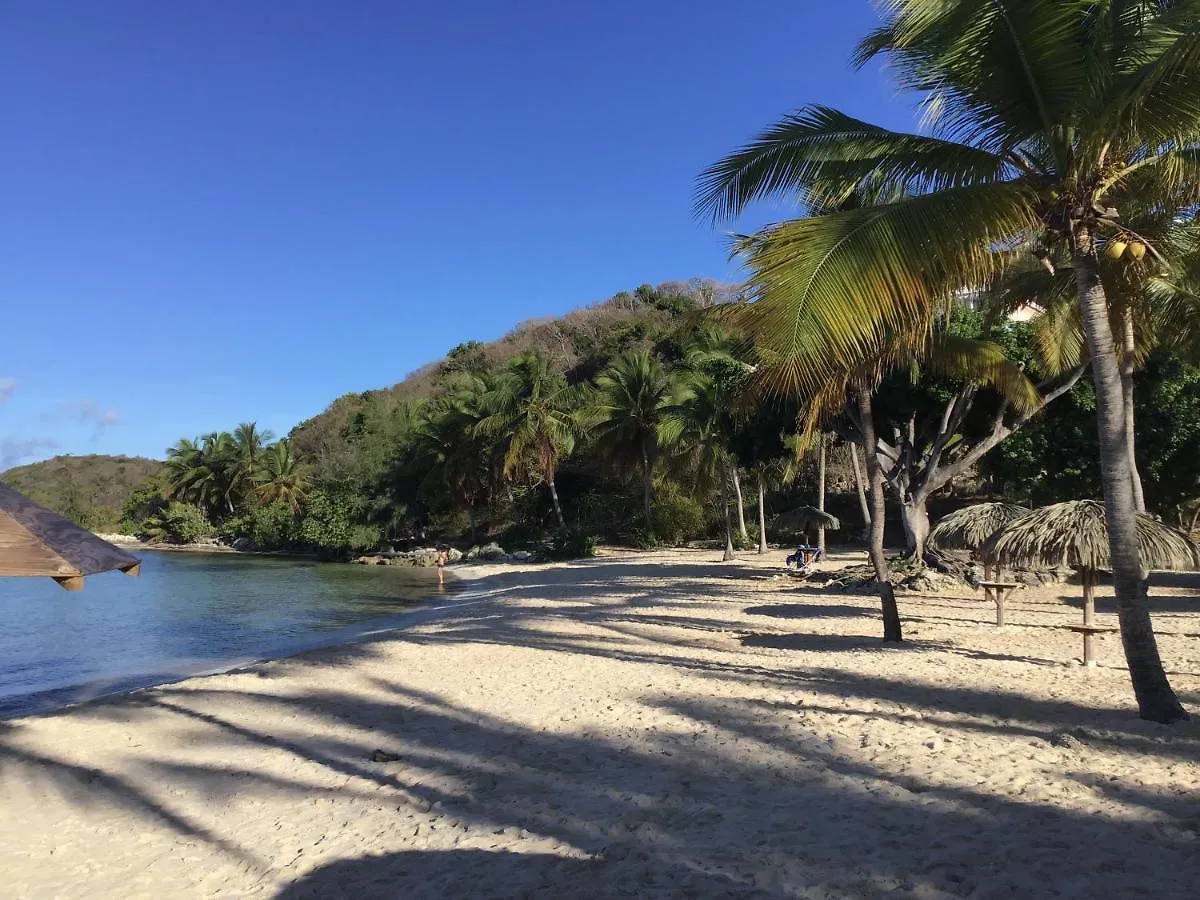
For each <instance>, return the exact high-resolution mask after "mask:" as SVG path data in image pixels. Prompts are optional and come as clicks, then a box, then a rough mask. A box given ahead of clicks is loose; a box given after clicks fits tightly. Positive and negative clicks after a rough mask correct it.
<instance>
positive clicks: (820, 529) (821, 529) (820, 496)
mask: <svg viewBox="0 0 1200 900" xmlns="http://www.w3.org/2000/svg"><path fill="white" fill-rule="evenodd" d="M817 509H819V510H820V511H821V512H825V435H821V453H820V457H819V459H818V461H817ZM817 546H818V547H819V548H821V553H822V554H824V552H825V526H824V525H818V526H817Z"/></svg>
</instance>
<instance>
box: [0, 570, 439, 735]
mask: <svg viewBox="0 0 1200 900" xmlns="http://www.w3.org/2000/svg"><path fill="white" fill-rule="evenodd" d="M139 555H140V557H141V559H142V574H141V575H140V576H139V577H137V578H130V577H128V576H125V575H121V574H119V573H108V574H104V575H96V576H93V577H90V578H88V579H87V583H86V586H85V587H84V589H83V591H82V592H81V593H68V592H67V591H64V590H63V589H62V588H60V587H59V586H58V585H56V584H55V583H54V582H53V581H51V580H50V579H48V578H42V579H33V578H4V579H0V717H6V716H12V715H20V714H23V713H29V712H38V711H42V710H46V709H53V708H55V707H58V706H63V705H66V704H69V703H74V702H78V701H80V700H85V699H88V698H90V697H95V696H99V695H102V694H108V693H114V692H120V691H124V690H132V689H134V688H137V687H145V686H147V685H151V684H159V683H162V682H165V681H171V680H174V679H177V678H180V677H184V676H186V675H189V674H196V673H199V672H208V671H214V670H218V669H222V668H228V667H230V666H233V665H237V664H240V663H245V662H251V661H254V660H259V659H269V658H273V657H279V656H286V655H289V654H291V653H296V652H299V651H300V650H305V649H309V648H311V647H319V646H324V645H328V644H336V643H340V642H344V641H349V640H353V639H354V638H355V637H356V636H358V635H361V634H362V633H364V632H366V631H370V630H374V629H376V628H381V627H386V626H387V625H388V624H389V622H394V621H395V620H396V616H397V614H398V613H401V612H404V611H406V610H409V609H411V608H412V607H413V606H414V605H415V604H417V603H420V601H422V600H424V599H428V598H429V597H431V596H435V595H436V594H437V593H438V587H437V575H436V573H435V571H434V570H432V569H397V568H391V567H382V566H354V565H345V564H337V563H318V562H313V561H311V560H303V559H284V558H280V557H259V556H241V555H235V554H200V553H156V552H149V553H141V554H139ZM447 588H448V589H449V590H453V585H451V584H448V585H447Z"/></svg>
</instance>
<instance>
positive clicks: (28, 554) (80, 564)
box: [0, 483, 141, 591]
mask: <svg viewBox="0 0 1200 900" xmlns="http://www.w3.org/2000/svg"><path fill="white" fill-rule="evenodd" d="M140 566H141V563H140V562H139V560H138V558H137V557H136V556H130V555H129V554H128V553H126V552H125V551H124V550H122V549H120V548H119V547H115V546H113V545H112V544H110V543H108V541H103V540H101V539H100V538H98V537H96V536H95V535H94V534H92V533H91V532H90V531H88V530H87V529H85V528H80V527H79V526H78V525H76V524H75V523H74V522H71V521H70V520H68V519H64V518H63V517H62V516H60V515H58V513H54V512H51V511H50V510H48V509H46V508H45V507H44V506H38V505H37V504H36V503H34V502H33V501H32V500H30V499H29V498H28V497H26V496H25V495H24V494H21V493H18V492H17V491H14V490H13V489H12V488H10V487H9V486H8V485H6V484H2V483H0V575H19V576H27V577H34V578H38V577H41V578H53V579H54V580H55V581H57V582H58V583H59V584H60V585H62V587H64V588H66V589H67V590H68V591H79V590H82V589H83V579H84V576H86V575H95V574H96V573H98V572H109V571H112V570H114V569H115V570H118V571H121V572H124V573H125V574H126V575H137V574H138V572H139V570H140Z"/></svg>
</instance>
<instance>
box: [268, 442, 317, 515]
mask: <svg viewBox="0 0 1200 900" xmlns="http://www.w3.org/2000/svg"><path fill="white" fill-rule="evenodd" d="M310 488H311V483H310V481H309V477H308V471H307V469H306V468H305V467H304V466H303V465H301V464H300V463H299V462H297V460H296V456H295V453H294V452H293V448H292V442H291V441H290V440H289V439H288V438H282V439H281V440H279V441H276V442H275V443H274V444H272V445H271V446H269V447H267V448H266V451H265V452H264V453H263V454H262V468H261V469H260V470H259V483H258V486H257V488H256V492H257V494H258V498H259V500H261V501H262V502H263V503H268V504H269V503H277V502H282V503H286V504H287V505H288V506H290V507H291V508H292V511H293V512H299V510H300V508H301V506H303V504H304V498H305V497H307V496H308V492H309V489H310Z"/></svg>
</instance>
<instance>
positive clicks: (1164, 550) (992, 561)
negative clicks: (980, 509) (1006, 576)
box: [980, 500, 1200, 570]
mask: <svg viewBox="0 0 1200 900" xmlns="http://www.w3.org/2000/svg"><path fill="white" fill-rule="evenodd" d="M1137 537H1138V551H1139V552H1140V553H1141V556H1142V564H1143V565H1144V566H1146V567H1147V568H1149V569H1175V570H1179V569H1184V570H1187V569H1196V568H1200V549H1198V548H1197V547H1196V545H1195V544H1193V543H1192V541H1191V540H1190V539H1189V538H1188V537H1187V536H1185V535H1184V534H1183V533H1182V532H1180V531H1176V530H1175V529H1174V528H1170V527H1168V526H1166V525H1163V524H1162V523H1161V522H1158V521H1156V520H1155V519H1152V518H1151V517H1150V516H1146V515H1139V516H1138V518H1137ZM980 555H981V556H982V557H983V561H984V562H985V563H988V564H989V565H1003V566H1008V567H1010V568H1028V569H1041V568H1055V567H1059V566H1064V567H1067V568H1070V569H1077V570H1084V569H1090V570H1096V569H1108V568H1110V565H1111V560H1110V558H1109V553H1108V523H1107V521H1106V519H1105V515H1104V504H1103V503H1100V502H1098V501H1096V500H1070V501H1067V502H1066V503H1055V504H1053V505H1052V506H1044V507H1042V508H1041V509H1035V510H1034V511H1033V512H1031V513H1027V514H1026V515H1024V516H1021V517H1020V518H1019V519H1014V520H1013V521H1012V522H1010V523H1009V524H1008V525H1007V526H1005V527H1004V528H1003V529H1002V530H1001V531H998V532H997V533H996V534H994V535H992V537H991V538H989V539H988V540H987V541H985V542H984V544H983V546H982V547H981V548H980Z"/></svg>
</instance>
